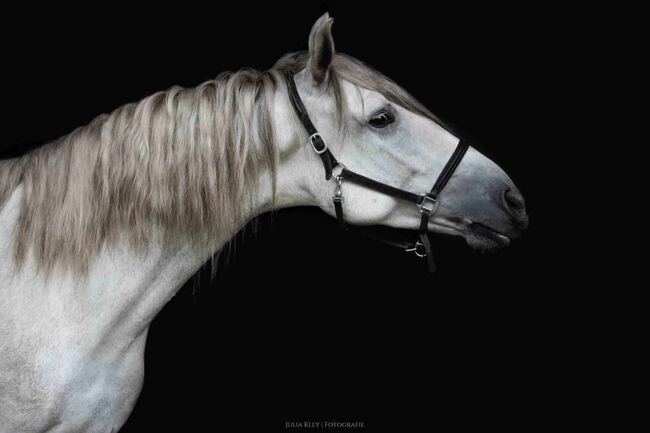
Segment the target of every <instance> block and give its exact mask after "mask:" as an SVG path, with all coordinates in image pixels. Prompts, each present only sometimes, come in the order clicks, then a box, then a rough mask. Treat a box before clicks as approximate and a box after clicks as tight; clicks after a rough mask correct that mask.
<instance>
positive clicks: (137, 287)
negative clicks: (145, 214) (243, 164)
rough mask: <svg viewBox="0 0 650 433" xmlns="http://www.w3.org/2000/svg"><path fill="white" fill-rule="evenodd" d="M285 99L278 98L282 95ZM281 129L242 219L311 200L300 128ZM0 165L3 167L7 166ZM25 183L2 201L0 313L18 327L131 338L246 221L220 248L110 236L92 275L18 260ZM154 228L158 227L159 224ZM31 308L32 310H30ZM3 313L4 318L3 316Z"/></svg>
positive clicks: (285, 110)
mask: <svg viewBox="0 0 650 433" xmlns="http://www.w3.org/2000/svg"><path fill="white" fill-rule="evenodd" d="M276 99H278V98H276ZM274 111H275V114H276V115H277V118H276V119H275V122H274V126H280V125H288V124H290V123H291V122H290V121H289V117H287V116H289V115H290V111H289V107H288V101H286V97H285V98H280V101H279V102H277V103H275V106H274ZM284 128H285V129H282V128H280V129H278V130H277V131H276V132H277V134H276V137H275V138H276V140H278V145H279V146H280V148H281V149H284V151H283V152H281V155H280V161H281V162H280V163H279V165H278V167H277V170H276V176H275V188H274V183H273V177H272V176H271V174H270V173H269V171H268V170H261V171H260V172H259V173H257V176H259V179H258V182H256V183H255V182H254V183H253V184H256V190H255V191H249V192H250V195H249V196H250V197H251V200H249V201H248V203H247V204H246V205H245V206H246V207H245V208H244V209H242V215H243V219H242V221H243V222H245V221H248V220H250V219H252V218H254V217H255V216H257V215H258V214H260V213H263V212H266V211H269V210H273V209H276V208H279V207H289V206H295V205H304V204H310V203H309V200H310V197H309V194H306V193H305V192H304V191H305V188H304V186H301V185H300V182H299V180H298V178H299V177H301V176H304V171H305V170H304V168H302V169H301V163H300V162H299V161H297V159H299V158H297V157H296V156H293V157H288V156H286V155H283V154H282V153H286V154H288V155H296V154H297V155H300V152H295V147H296V146H298V145H299V144H300V143H298V142H297V140H296V137H295V134H294V132H293V131H287V130H286V126H284ZM0 168H1V167H0ZM25 196H26V188H25V185H24V184H22V183H18V185H17V186H16V187H14V188H13V190H11V191H9V192H6V194H5V200H3V203H0V299H2V301H0V318H4V320H9V321H10V323H13V324H14V326H15V327H16V329H18V330H19V331H16V332H19V333H23V334H25V333H26V334H30V333H31V334H32V335H40V334H42V333H43V332H44V330H53V329H56V328H63V330H62V331H60V333H61V334H62V335H74V338H75V341H78V342H80V344H82V345H83V344H86V345H88V346H92V345H99V344H106V343H107V342H110V344H112V345H114V346H117V347H119V346H121V345H128V344H130V342H131V341H133V340H134V339H135V338H136V337H137V336H138V335H142V334H143V333H145V332H146V329H147V328H148V326H149V323H150V322H151V320H153V318H154V317H155V316H156V314H157V313H158V312H159V311H160V310H161V309H162V307H163V306H164V305H165V304H166V303H167V302H168V301H169V299H171V298H172V297H173V296H174V295H175V294H176V292H177V291H178V290H179V289H180V288H181V287H182V286H183V284H184V283H185V282H186V281H187V280H188V279H189V278H190V277H191V276H192V275H193V274H194V273H195V272H197V270H198V269H199V268H200V267H201V266H202V265H203V264H204V263H205V262H206V260H208V259H209V257H210V256H211V255H212V253H214V251H215V250H219V249H220V248H222V247H223V244H224V243H225V242H226V241H227V240H229V239H230V238H231V237H232V236H234V235H235V234H236V232H237V231H238V230H239V229H240V228H241V223H242V222H240V223H238V224H233V225H231V226H230V227H229V228H228V229H227V233H221V234H220V235H219V236H218V238H219V239H223V240H222V241H217V242H216V243H214V244H213V248H214V250H211V251H208V250H203V249H197V248H196V247H195V246H194V245H192V244H190V243H187V242H183V241H181V240H179V241H178V242H176V243H174V244H173V245H171V246H170V245H168V244H164V245H163V242H162V241H158V240H157V239H159V238H162V237H157V236H152V239H153V240H152V241H151V242H150V243H149V245H148V248H147V249H146V251H136V250H134V249H133V248H132V246H131V245H130V243H129V239H128V236H126V235H125V236H123V237H119V236H118V239H117V240H116V241H115V242H112V243H107V244H105V245H104V247H103V248H102V249H101V250H100V252H99V253H98V255H97V256H96V257H95V258H94V259H93V260H92V261H91V263H90V266H89V267H88V270H87V272H86V274H85V275H83V276H79V275H75V273H74V272H72V271H71V270H67V271H66V269H55V270H54V271H53V272H52V273H46V272H44V271H43V269H42V267H41V263H39V261H38V260H37V258H36V257H35V256H34V254H27V255H26V257H25V260H24V262H23V263H22V264H20V266H18V264H17V263H16V262H15V260H14V241H15V233H16V228H17V226H18V224H19V222H20V216H21V213H22V212H24V208H25V206H24V199H25ZM152 230H154V229H153V228H152ZM26 311H30V312H32V314H26V313H25V312H26ZM4 320H2V319H0V326H1V325H2V322H3V321H4ZM70 327H74V328H75V331H74V332H73V333H70V332H69V328H70Z"/></svg>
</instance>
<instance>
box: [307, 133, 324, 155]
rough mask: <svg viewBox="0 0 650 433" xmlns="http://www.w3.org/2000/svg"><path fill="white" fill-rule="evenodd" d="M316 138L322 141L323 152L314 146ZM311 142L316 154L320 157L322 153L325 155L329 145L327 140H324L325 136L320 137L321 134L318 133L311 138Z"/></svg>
mask: <svg viewBox="0 0 650 433" xmlns="http://www.w3.org/2000/svg"><path fill="white" fill-rule="evenodd" d="M316 137H318V138H320V141H321V142H322V143H323V148H322V149H321V150H318V149H317V148H316V145H315V144H314V139H315V138H316ZM309 142H310V143H311V147H312V148H313V149H314V152H316V153H317V154H319V155H320V154H321V153H325V151H326V150H327V143H326V142H325V139H324V138H323V136H322V135H320V133H318V132H316V133H314V134H312V135H310V136H309Z"/></svg>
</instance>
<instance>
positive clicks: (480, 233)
mask: <svg viewBox="0 0 650 433" xmlns="http://www.w3.org/2000/svg"><path fill="white" fill-rule="evenodd" d="M466 239H467V243H468V244H470V245H471V246H478V247H482V248H501V247H507V246H508V245H510V238H509V237H508V236H506V235H504V234H503V233H500V232H498V231H496V230H495V229H493V228H492V227H489V226H486V225H485V224H481V223H477V222H473V223H471V224H470V225H469V232H468V233H467V237H466Z"/></svg>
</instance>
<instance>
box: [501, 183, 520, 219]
mask: <svg viewBox="0 0 650 433" xmlns="http://www.w3.org/2000/svg"><path fill="white" fill-rule="evenodd" d="M503 200H504V202H505V204H506V207H507V208H508V210H509V211H510V212H511V213H513V214H518V213H521V212H522V211H523V210H524V208H525V207H526V205H525V203H524V198H523V197H522V196H521V194H520V193H519V191H517V189H513V188H508V189H506V190H505V192H504V193H503Z"/></svg>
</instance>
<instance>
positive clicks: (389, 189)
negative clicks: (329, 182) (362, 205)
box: [341, 168, 422, 204]
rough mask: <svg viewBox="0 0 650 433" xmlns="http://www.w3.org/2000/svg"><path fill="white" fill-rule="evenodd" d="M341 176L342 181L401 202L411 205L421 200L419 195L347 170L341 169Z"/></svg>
mask: <svg viewBox="0 0 650 433" xmlns="http://www.w3.org/2000/svg"><path fill="white" fill-rule="evenodd" d="M341 175H342V176H343V179H345V180H346V181H349V182H352V183H356V184H359V185H363V186H365V187H366V188H370V189H374V190H375V191H378V192H380V193H382V194H386V195H390V196H393V197H396V198H399V199H401V200H406V201H410V202H411V203H415V204H418V203H419V202H420V200H421V199H422V196H421V195H419V194H414V193H412V192H410V191H405V190H403V189H399V188H396V187H394V186H390V185H387V184H385V183H383V182H379V181H376V180H374V179H370V178H369V177H365V176H362V175H360V174H359V173H355V172H354V171H352V170H348V169H347V168H344V169H343V171H342V172H341Z"/></svg>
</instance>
